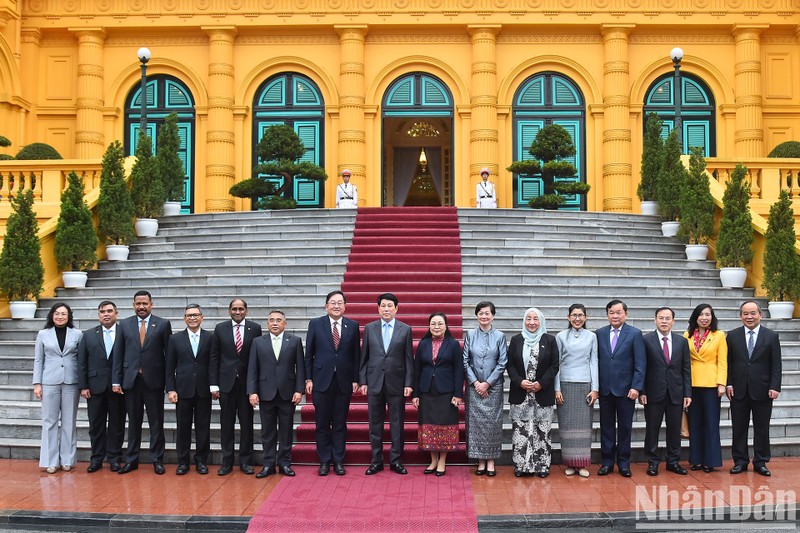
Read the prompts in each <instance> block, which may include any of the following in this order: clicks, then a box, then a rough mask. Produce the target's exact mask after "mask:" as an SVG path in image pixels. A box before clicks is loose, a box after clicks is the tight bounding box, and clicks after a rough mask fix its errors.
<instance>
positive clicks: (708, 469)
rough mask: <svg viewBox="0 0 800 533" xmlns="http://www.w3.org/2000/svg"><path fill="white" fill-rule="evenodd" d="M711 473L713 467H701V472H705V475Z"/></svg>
mask: <svg viewBox="0 0 800 533" xmlns="http://www.w3.org/2000/svg"><path fill="white" fill-rule="evenodd" d="M713 471H714V467H713V466H704V467H703V472H705V473H706V474H708V473H710V472H713Z"/></svg>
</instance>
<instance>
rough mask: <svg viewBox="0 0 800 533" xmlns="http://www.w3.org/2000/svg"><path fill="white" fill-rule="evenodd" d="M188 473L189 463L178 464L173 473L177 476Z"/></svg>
mask: <svg viewBox="0 0 800 533" xmlns="http://www.w3.org/2000/svg"><path fill="white" fill-rule="evenodd" d="M188 473H189V465H178V469H177V470H175V474H177V475H179V476H185V475H186V474H188Z"/></svg>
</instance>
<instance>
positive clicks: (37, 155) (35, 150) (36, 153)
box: [15, 143, 64, 160]
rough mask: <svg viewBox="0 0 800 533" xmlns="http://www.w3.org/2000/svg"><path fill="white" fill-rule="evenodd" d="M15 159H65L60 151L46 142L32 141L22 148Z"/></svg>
mask: <svg viewBox="0 0 800 533" xmlns="http://www.w3.org/2000/svg"><path fill="white" fill-rule="evenodd" d="M15 159H23V160H39V159H64V158H63V157H61V154H59V153H58V151H57V150H56V149H55V148H53V147H52V146H50V145H49V144H45V143H31V144H29V145H27V146H23V147H22V148H20V150H19V152H17V156H16V157H15Z"/></svg>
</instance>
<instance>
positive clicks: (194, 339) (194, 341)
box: [189, 333, 200, 357]
mask: <svg viewBox="0 0 800 533" xmlns="http://www.w3.org/2000/svg"><path fill="white" fill-rule="evenodd" d="M199 336H200V335H198V334H197V333H192V334H191V335H189V337H190V338H191V341H192V354H193V355H194V356H195V357H197V345H198V343H199V339H198V337H199Z"/></svg>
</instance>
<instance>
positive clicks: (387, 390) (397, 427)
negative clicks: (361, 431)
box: [358, 293, 414, 476]
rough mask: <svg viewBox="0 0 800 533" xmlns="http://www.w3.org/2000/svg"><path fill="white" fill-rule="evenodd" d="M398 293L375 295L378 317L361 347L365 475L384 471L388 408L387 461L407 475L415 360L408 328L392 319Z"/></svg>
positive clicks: (370, 326)
mask: <svg viewBox="0 0 800 533" xmlns="http://www.w3.org/2000/svg"><path fill="white" fill-rule="evenodd" d="M397 304H398V301H397V296H395V295H394V294H391V293H385V294H381V295H380V296H378V313H379V314H380V316H381V318H380V319H379V320H375V321H374V322H370V323H369V324H367V325H366V327H365V328H364V342H363V344H362V346H361V364H360V372H359V378H358V381H359V384H360V385H361V394H366V395H367V405H368V407H369V441H370V444H371V446H372V463H371V464H370V465H369V468H367V471H366V475H368V476H371V475H373V474H376V473H378V472H380V471H381V470H383V424H384V420H385V419H386V415H385V409H386V406H387V405H388V407H389V432H390V434H391V437H392V447H391V448H390V449H389V464H390V468H391V470H392V471H393V472H396V473H398V474H407V473H408V471H407V470H406V469H405V467H404V466H403V463H402V462H401V458H402V456H403V444H404V443H403V421H404V418H405V408H406V401H405V398H407V397H410V396H411V393H412V392H413V390H412V386H413V384H414V359H413V356H412V353H411V346H412V344H411V327H410V326H409V325H408V324H405V323H403V322H400V321H399V320H396V319H395V315H396V314H397Z"/></svg>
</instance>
